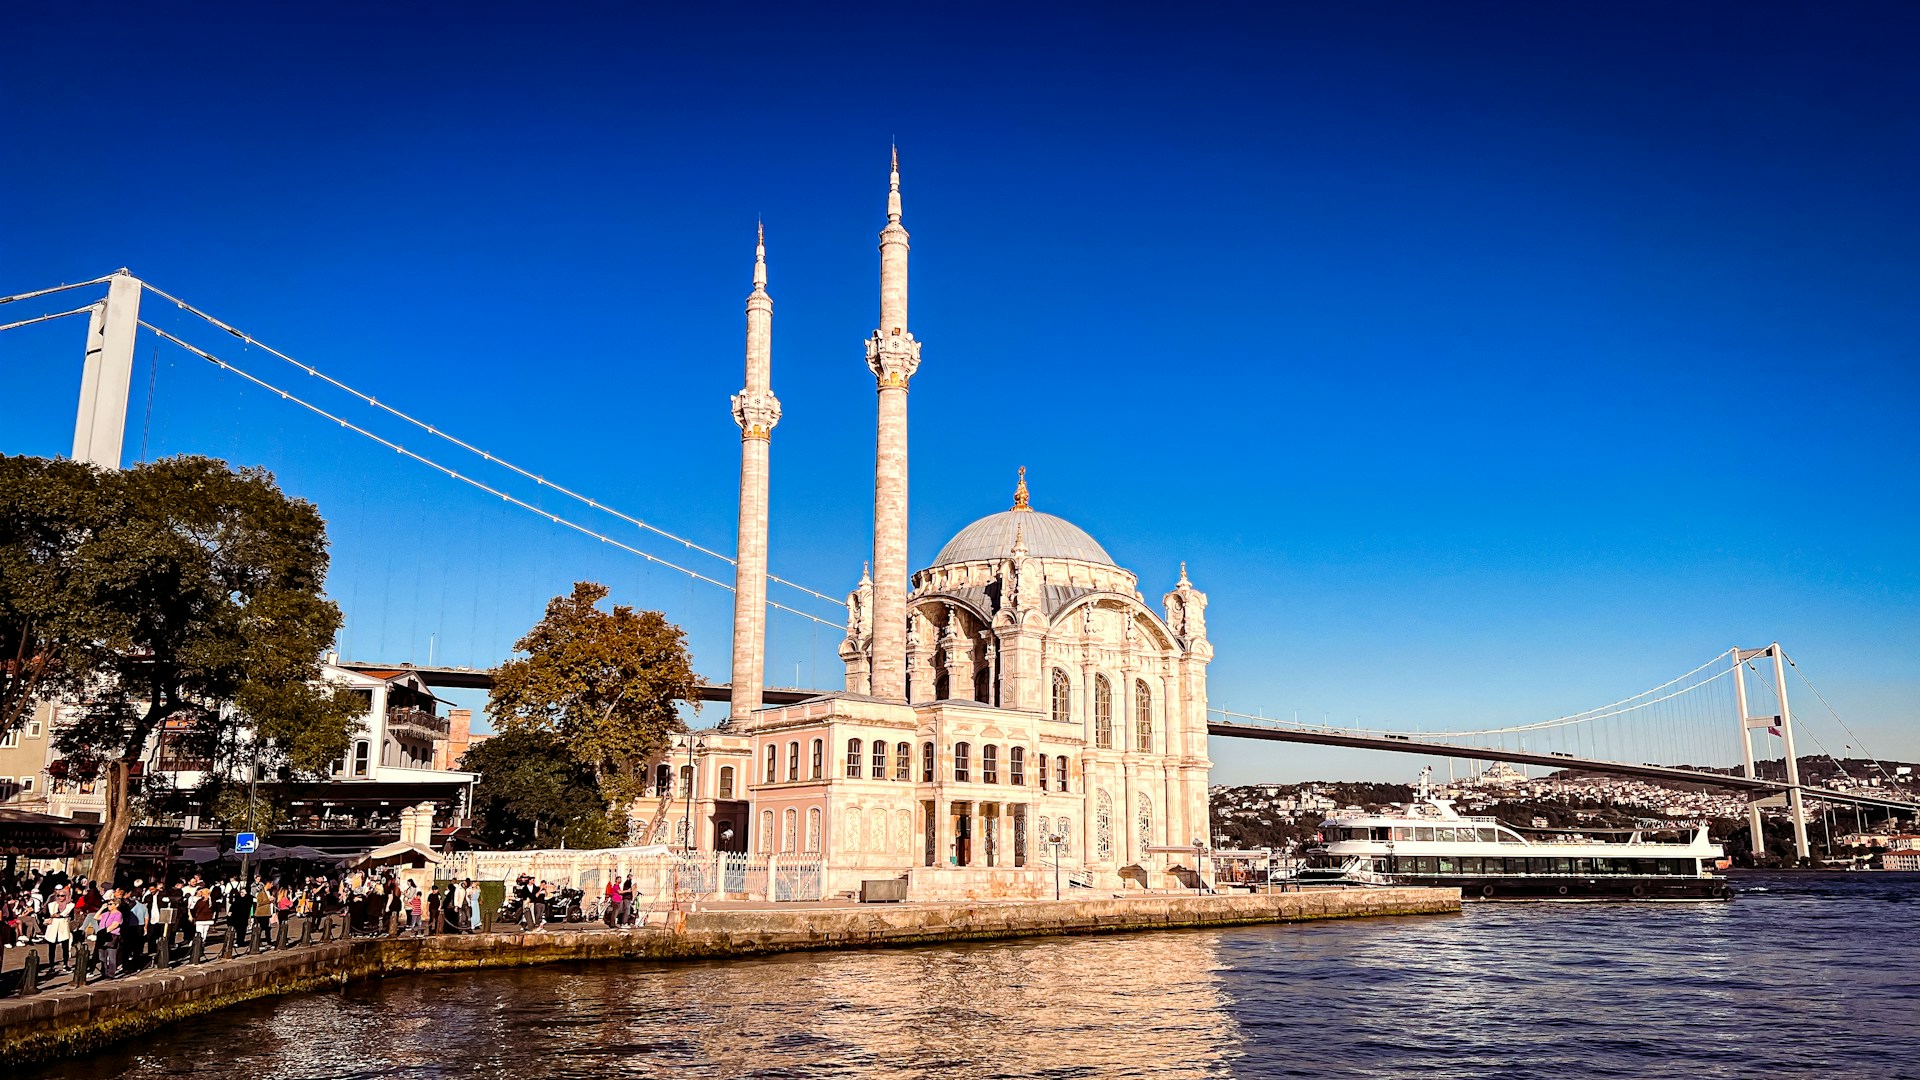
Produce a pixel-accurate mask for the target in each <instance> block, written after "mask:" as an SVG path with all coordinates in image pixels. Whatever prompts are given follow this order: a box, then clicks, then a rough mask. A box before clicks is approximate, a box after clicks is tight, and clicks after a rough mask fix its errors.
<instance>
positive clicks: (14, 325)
mask: <svg viewBox="0 0 1920 1080" xmlns="http://www.w3.org/2000/svg"><path fill="white" fill-rule="evenodd" d="M94 306H95V305H93V304H88V305H87V306H86V307H77V308H74V309H73V310H72V311H59V312H55V313H54V314H52V315H36V316H34V317H33V318H31V319H21V320H20V321H19V322H10V323H7V324H6V325H4V326H0V333H4V332H5V331H8V330H18V329H19V328H20V327H22V326H32V325H33V324H34V323H42V322H52V321H53V320H54V319H64V318H66V317H67V316H69V315H80V314H83V313H85V312H89V311H92V310H93V309H94Z"/></svg>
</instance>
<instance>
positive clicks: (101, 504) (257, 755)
mask: <svg viewBox="0 0 1920 1080" xmlns="http://www.w3.org/2000/svg"><path fill="white" fill-rule="evenodd" d="M326 572H327V539H326V526H325V523H324V522H323V521H322V520H321V518H320V514H319V512H318V510H316V509H315V507H314V506H313V504H311V503H308V502H305V501H302V500H298V499H292V498H289V497H287V496H286V495H285V494H284V493H283V492H281V491H280V489H279V487H278V486H277V485H276V484H275V483H274V480H273V477H272V475H271V474H269V473H268V472H266V471H265V470H263V469H239V470H236V469H233V468H231V467H229V466H228V465H227V464H226V463H224V462H221V461H216V460H213V459H211V458H204V457H175V458H166V459H163V460H160V461H156V462H151V463H147V464H142V465H136V466H134V467H133V468H131V469H127V470H125V471H108V470H101V469H97V468H94V467H91V466H87V465H82V464H77V463H74V462H65V461H47V460H44V459H37V458H22V457H5V456H0V649H3V650H4V656H5V657H6V659H5V660H4V661H0V664H4V681H0V720H4V721H8V722H9V723H12V724H17V722H18V719H19V716H20V715H21V714H22V711H23V709H24V708H27V707H30V703H31V701H32V700H33V699H35V698H39V697H49V696H54V695H59V696H64V697H67V698H69V699H70V700H73V701H74V702H75V703H76V704H77V705H78V708H77V710H76V711H75V715H74V716H73V718H72V719H71V720H70V721H69V722H67V723H66V724H64V725H63V726H62V727H61V729H60V730H59V731H58V733H57V737H56V741H55V745H56V747H57V748H58V749H59V750H60V752H61V753H62V754H63V755H64V757H65V768H66V769H67V776H68V778H69V779H87V778H90V777H92V776H97V775H104V776H105V778H106V794H107V809H106V814H105V817H104V820H103V822H102V826H101V830H100V834H99V837H98V839H97V840H96V841H95V845H94V868H93V869H94V874H95V875H96V876H98V877H102V878H109V879H110V878H111V875H112V874H113V869H114V863H115V862H116V861H117V859H118V855H119V850H120V847H121V844H122V843H123V842H124V841H125V838H126V833H127V829H128V827H129V826H130V825H131V824H132V821H131V809H130V803H129V798H130V794H131V793H130V790H129V777H130V775H131V773H132V769H131V765H132V763H133V762H135V761H137V760H138V759H139V758H140V757H141V756H142V755H143V754H145V753H146V752H147V751H148V749H149V748H150V747H151V746H152V745H153V740H154V738H155V736H156V735H157V734H158V733H160V732H161V731H162V730H163V729H164V731H165V732H166V737H167V738H168V739H170V740H178V741H179V742H180V743H182V744H185V745H186V746H188V747H191V748H192V749H193V750H194V751H195V753H196V755H197V756H204V757H207V758H209V759H212V760H213V761H214V762H215V768H214V769H213V770H212V771H211V775H212V776H213V778H214V779H213V782H214V783H215V784H218V783H220V782H221V781H222V780H223V779H224V778H225V776H226V774H227V772H228V771H229V770H231V769H233V768H234V767H248V768H259V769H261V770H262V771H264V772H267V773H280V774H287V775H296V774H306V775H312V774H318V773H321V772H323V771H324V770H325V768H326V766H327V764H328V763H329V762H331V761H332V760H333V759H335V758H337V757H339V756H340V755H341V754H343V753H344V752H345V751H346V747H347V742H348V738H349V733H350V732H351V730H352V728H353V725H354V722H355V720H356V718H357V716H358V715H359V713H360V708H359V705H358V703H357V701H356V700H355V699H354V698H353V697H352V695H350V694H348V693H346V692H345V691H341V690H335V689H332V688H328V687H325V686H323V685H321V684H319V683H318V681H317V680H318V676H319V662H320V658H321V656H322V655H323V653H324V652H325V650H326V649H327V648H328V647H329V646H330V645H331V644H332V642H333V638H334V634H335V633H336V632H337V631H338V629H339V627H340V609H339V608H338V607H336V606H335V605H334V604H333V603H332V602H331V601H329V600H327V599H326V598H325V597H324V596H323V595H322V593H321V590H322V587H323V585H324V582H325V578H326ZM22 702H26V703H28V704H26V705H22ZM211 794H212V795H217V794H218V793H217V792H214V793H211Z"/></svg>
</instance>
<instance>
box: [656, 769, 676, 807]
mask: <svg viewBox="0 0 1920 1080" xmlns="http://www.w3.org/2000/svg"><path fill="white" fill-rule="evenodd" d="M672 790H673V766H671V765H668V764H666V763H664V762H663V763H661V764H659V765H655V766H654V767H653V794H654V797H655V798H658V799H664V798H666V797H667V792H669V791H672Z"/></svg>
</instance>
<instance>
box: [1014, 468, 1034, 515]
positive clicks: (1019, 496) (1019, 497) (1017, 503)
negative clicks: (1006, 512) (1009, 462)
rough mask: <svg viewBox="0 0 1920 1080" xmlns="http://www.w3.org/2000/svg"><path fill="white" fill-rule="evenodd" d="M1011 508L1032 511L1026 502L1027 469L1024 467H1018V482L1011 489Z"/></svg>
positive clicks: (1031, 507)
mask: <svg viewBox="0 0 1920 1080" xmlns="http://www.w3.org/2000/svg"><path fill="white" fill-rule="evenodd" d="M1013 508H1014V509H1015V510H1031V509H1033V506H1032V505H1031V504H1029V503H1028V502H1027V467H1026V466H1025V465H1022V466H1020V482H1019V483H1018V484H1015V485H1014V487H1013Z"/></svg>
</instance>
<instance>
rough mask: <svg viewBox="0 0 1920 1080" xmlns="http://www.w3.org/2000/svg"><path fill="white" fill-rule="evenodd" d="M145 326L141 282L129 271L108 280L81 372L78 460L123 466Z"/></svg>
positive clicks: (91, 324) (90, 322)
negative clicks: (136, 347)
mask: <svg viewBox="0 0 1920 1080" xmlns="http://www.w3.org/2000/svg"><path fill="white" fill-rule="evenodd" d="M139 328H140V279H138V278H136V277H134V276H133V275H132V274H130V273H128V272H127V270H126V268H124V267H122V268H121V269H119V270H117V271H115V272H114V274H113V276H112V277H111V278H110V279H108V282H107V298H106V299H105V300H102V301H100V302H99V303H97V304H95V305H93V314H92V316H91V317H89V318H88V319H87V358H86V363H85V364H84V365H83V366H82V367H81V369H80V415H79V417H78V418H76V419H75V421H74V424H73V460H75V461H84V462H86V463H87V464H89V465H98V466H100V467H101V468H103V469H118V468H119V467H120V456H121V444H122V443H123V442H124V441H125V439H126V436H127V391H128V389H129V388H130V387H131V384H132V382H133V336H134V333H135V332H136V331H137V330H139Z"/></svg>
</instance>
